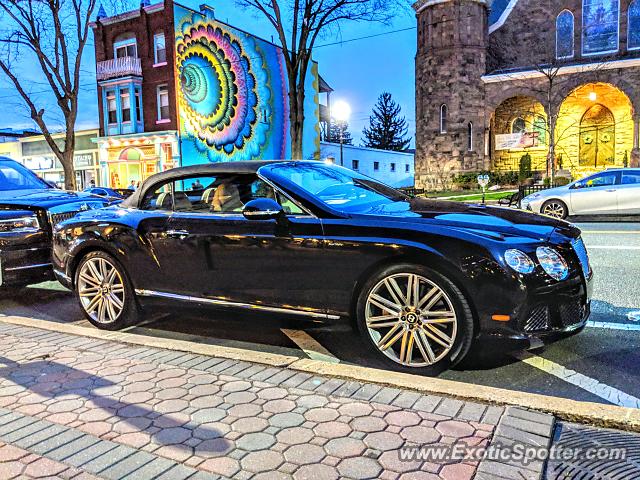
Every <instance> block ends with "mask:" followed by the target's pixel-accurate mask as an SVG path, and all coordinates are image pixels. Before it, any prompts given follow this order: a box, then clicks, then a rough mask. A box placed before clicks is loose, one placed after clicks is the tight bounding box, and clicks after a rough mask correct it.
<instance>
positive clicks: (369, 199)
mask: <svg viewBox="0 0 640 480" xmlns="http://www.w3.org/2000/svg"><path fill="white" fill-rule="evenodd" d="M269 171H270V172H271V173H272V174H273V175H274V176H275V177H276V178H275V180H276V181H277V180H280V181H285V182H291V183H293V184H295V185H297V186H298V187H300V188H302V189H304V190H305V191H307V192H308V193H310V194H311V195H313V196H314V197H315V198H317V199H318V200H320V201H321V202H323V203H324V204H325V205H327V206H329V207H331V208H333V209H334V210H338V211H340V212H344V213H362V214H377V215H380V214H383V215H392V214H394V213H400V212H406V211H409V210H410V205H409V200H410V198H409V197H408V196H406V195H404V194H403V193H401V192H399V191H398V190H395V189H393V188H391V187H388V186H387V185H384V184H382V183H379V182H376V181H375V180H373V179H371V178H369V177H366V176H364V175H361V174H359V173H356V172H354V171H352V170H348V169H346V168H343V167H338V166H333V165H323V164H318V163H307V164H301V163H295V164H285V165H273V166H271V167H269Z"/></svg>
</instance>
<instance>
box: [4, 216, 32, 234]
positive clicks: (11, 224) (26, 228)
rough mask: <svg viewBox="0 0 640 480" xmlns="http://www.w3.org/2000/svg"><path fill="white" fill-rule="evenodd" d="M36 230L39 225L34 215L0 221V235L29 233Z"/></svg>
mask: <svg viewBox="0 0 640 480" xmlns="http://www.w3.org/2000/svg"><path fill="white" fill-rule="evenodd" d="M38 230H40V223H39V222H38V217H36V216H35V215H33V216H25V217H16V218H7V219H1V220H0V233H9V232H11V233H30V232H37V231H38Z"/></svg>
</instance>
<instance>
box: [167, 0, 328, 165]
mask: <svg viewBox="0 0 640 480" xmlns="http://www.w3.org/2000/svg"><path fill="white" fill-rule="evenodd" d="M175 19H176V38H175V40H176V41H175V49H176V75H177V78H176V87H177V101H178V111H179V115H180V136H181V150H182V152H181V153H182V164H183V165H193V164H198V163H203V161H209V162H223V161H232V160H253V159H274V158H275V159H280V158H289V156H290V154H289V152H290V144H289V138H290V136H289V109H288V96H287V95H288V88H287V78H286V74H285V69H284V57H283V55H282V50H281V49H280V48H279V47H277V46H275V45H273V44H271V43H268V42H266V41H264V40H261V39H259V38H257V37H254V36H252V35H249V34H247V33H245V32H242V31H240V30H237V29H234V28H232V27H230V26H228V25H226V24H224V23H222V22H218V21H216V20H215V19H213V18H210V17H207V16H205V15H203V14H201V13H197V12H193V11H191V10H187V9H186V8H184V7H181V6H179V5H176V6H175ZM312 70H313V71H312V75H308V77H309V78H310V80H309V85H308V89H307V92H306V93H307V103H306V107H307V110H306V111H307V114H306V119H305V122H306V123H305V135H304V147H303V151H304V154H305V158H307V157H308V158H311V157H313V156H314V155H315V154H316V152H317V151H318V150H319V138H317V136H318V129H317V123H318V122H317V120H316V119H317V109H318V107H317V101H318V100H317V99H318V95H317V85H318V82H317V67H315V66H314V68H313V69H312Z"/></svg>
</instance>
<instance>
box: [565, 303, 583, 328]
mask: <svg viewBox="0 0 640 480" xmlns="http://www.w3.org/2000/svg"><path fill="white" fill-rule="evenodd" d="M583 316H584V307H583V306H582V304H581V303H580V302H579V301H574V302H566V303H562V304H560V322H562V326H563V327H568V326H569V325H575V324H576V323H579V322H580V321H581V320H582V317H583Z"/></svg>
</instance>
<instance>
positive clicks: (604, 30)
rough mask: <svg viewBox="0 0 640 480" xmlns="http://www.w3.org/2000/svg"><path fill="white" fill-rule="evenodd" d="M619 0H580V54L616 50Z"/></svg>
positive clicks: (598, 53)
mask: <svg viewBox="0 0 640 480" xmlns="http://www.w3.org/2000/svg"><path fill="white" fill-rule="evenodd" d="M619 21H620V0H583V1H582V54H583V55H601V54H605V53H612V52H617V51H618V34H619Z"/></svg>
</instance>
